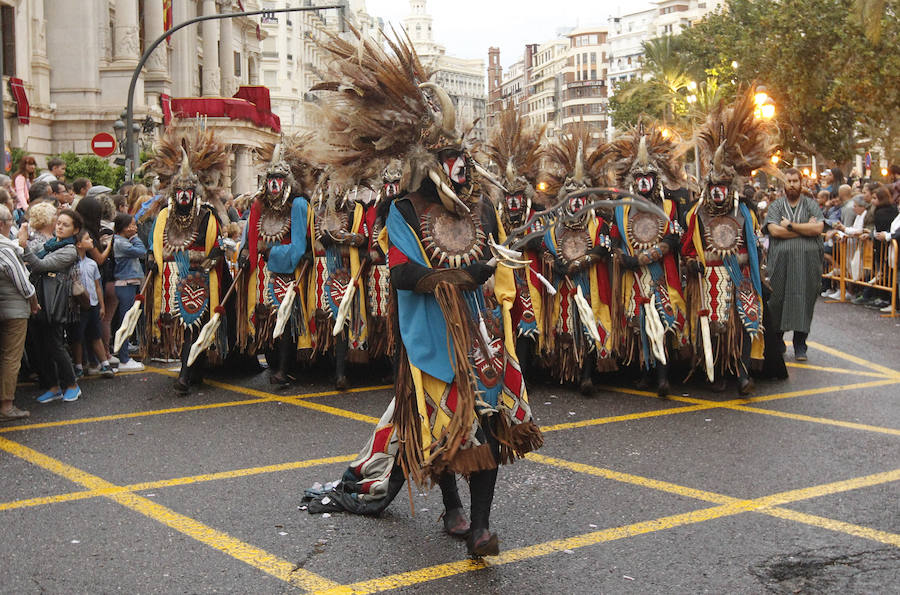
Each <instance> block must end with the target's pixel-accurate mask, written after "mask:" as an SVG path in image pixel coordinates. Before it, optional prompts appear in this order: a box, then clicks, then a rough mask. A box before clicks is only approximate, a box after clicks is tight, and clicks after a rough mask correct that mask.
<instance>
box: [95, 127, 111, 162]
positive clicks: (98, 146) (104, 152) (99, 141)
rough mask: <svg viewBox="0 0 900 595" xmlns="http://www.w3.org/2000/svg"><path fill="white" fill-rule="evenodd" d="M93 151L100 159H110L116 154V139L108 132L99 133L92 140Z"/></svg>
mask: <svg viewBox="0 0 900 595" xmlns="http://www.w3.org/2000/svg"><path fill="white" fill-rule="evenodd" d="M91 151H93V152H94V154H95V155H97V156H99V157H109V156H110V155H112V154H113V153H115V152H116V139H115V137H114V136H113V135H111V134H110V133H108V132H98V133H97V134H95V135H94V138H92V139H91Z"/></svg>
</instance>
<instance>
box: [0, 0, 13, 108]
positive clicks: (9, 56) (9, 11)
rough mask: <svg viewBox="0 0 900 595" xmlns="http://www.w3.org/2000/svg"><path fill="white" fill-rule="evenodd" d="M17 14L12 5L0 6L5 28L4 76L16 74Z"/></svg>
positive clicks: (0, 14) (1, 24) (1, 23)
mask: <svg viewBox="0 0 900 595" xmlns="http://www.w3.org/2000/svg"><path fill="white" fill-rule="evenodd" d="M15 16H16V15H15V9H14V8H13V7H12V6H3V7H0V27H2V28H3V29H2V31H3V72H2V74H3V76H16V27H15ZM0 93H2V90H0Z"/></svg>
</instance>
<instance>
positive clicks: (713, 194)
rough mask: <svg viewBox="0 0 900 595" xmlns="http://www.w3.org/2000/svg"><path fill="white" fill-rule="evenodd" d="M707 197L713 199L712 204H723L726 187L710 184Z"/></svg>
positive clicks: (726, 196) (726, 191) (725, 197)
mask: <svg viewBox="0 0 900 595" xmlns="http://www.w3.org/2000/svg"><path fill="white" fill-rule="evenodd" d="M709 196H710V198H712V199H713V202H717V203H723V202H725V200H726V199H727V198H728V186H727V185H725V184H711V185H710V186H709Z"/></svg>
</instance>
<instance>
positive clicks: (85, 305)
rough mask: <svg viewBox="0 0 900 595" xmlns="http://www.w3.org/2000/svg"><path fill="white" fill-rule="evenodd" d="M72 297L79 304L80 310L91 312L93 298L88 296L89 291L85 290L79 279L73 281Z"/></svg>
mask: <svg viewBox="0 0 900 595" xmlns="http://www.w3.org/2000/svg"><path fill="white" fill-rule="evenodd" d="M72 297H73V298H74V299H75V303H77V304H78V307H79V308H81V309H82V310H90V308H91V296H90V295H88V292H87V289H85V288H84V285H82V284H81V281H80V280H79V279H75V280H74V281H72Z"/></svg>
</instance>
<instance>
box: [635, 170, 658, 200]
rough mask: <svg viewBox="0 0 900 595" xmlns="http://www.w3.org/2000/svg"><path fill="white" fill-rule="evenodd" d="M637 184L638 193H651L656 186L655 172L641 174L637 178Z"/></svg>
mask: <svg viewBox="0 0 900 595" xmlns="http://www.w3.org/2000/svg"><path fill="white" fill-rule="evenodd" d="M635 185H636V186H637V191H638V194H644V195H647V194H650V193H651V192H653V187H654V186H656V176H655V175H653V174H647V175H643V176H639V177H638V178H636V179H635Z"/></svg>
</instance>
